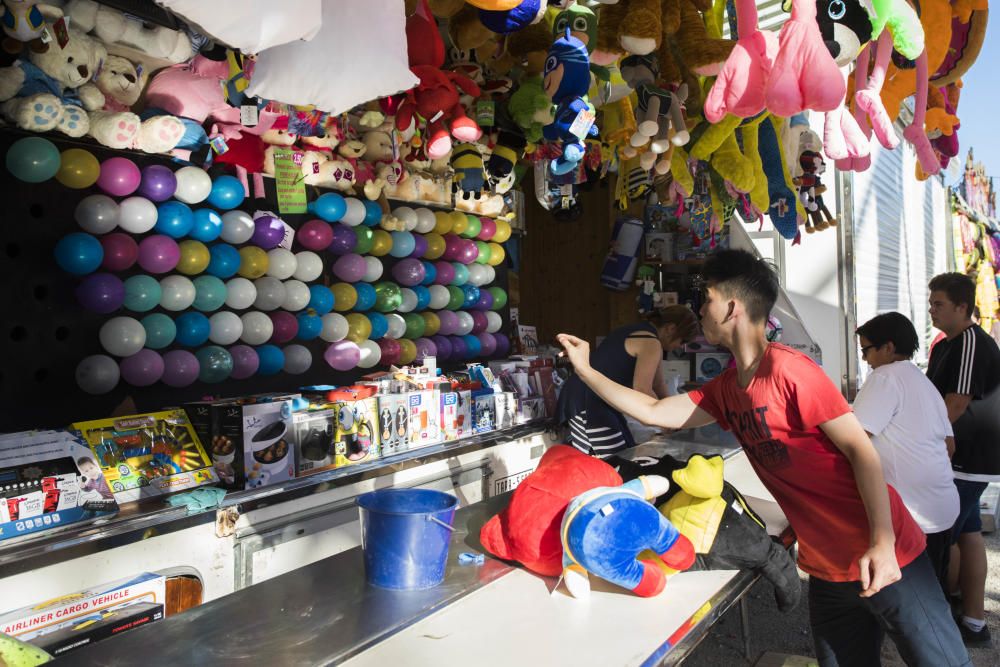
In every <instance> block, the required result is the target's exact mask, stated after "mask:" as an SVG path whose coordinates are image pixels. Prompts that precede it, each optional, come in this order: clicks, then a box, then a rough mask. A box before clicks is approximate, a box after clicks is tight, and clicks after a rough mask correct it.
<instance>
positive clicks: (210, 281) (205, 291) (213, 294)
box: [191, 276, 226, 312]
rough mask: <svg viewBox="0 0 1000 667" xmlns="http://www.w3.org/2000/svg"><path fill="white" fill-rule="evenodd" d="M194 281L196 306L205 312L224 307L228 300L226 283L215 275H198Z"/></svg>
mask: <svg viewBox="0 0 1000 667" xmlns="http://www.w3.org/2000/svg"><path fill="white" fill-rule="evenodd" d="M191 282H192V283H194V289H195V297H194V304H193V305H194V307H195V308H196V309H198V310H200V311H203V312H209V311H213V310H218V309H219V308H222V304H224V303H225V302H226V284H225V283H224V282H222V280H220V279H219V278H216V277H215V276H198V277H197V278H195V279H194V280H192V281H191Z"/></svg>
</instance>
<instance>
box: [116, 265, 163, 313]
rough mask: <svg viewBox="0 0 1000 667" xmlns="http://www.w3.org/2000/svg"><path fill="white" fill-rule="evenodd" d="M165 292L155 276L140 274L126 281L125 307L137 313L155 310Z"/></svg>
mask: <svg viewBox="0 0 1000 667" xmlns="http://www.w3.org/2000/svg"><path fill="white" fill-rule="evenodd" d="M162 295H163V290H162V289H161V288H160V283H159V282H158V281H157V280H156V278H154V277H153V276H147V275H145V274H140V275H137V276H132V277H131V278H128V279H126V280H125V307H126V308H128V309H129V310H132V311H135V312H137V313H145V312H146V311H149V310H153V309H154V308H156V307H157V306H158V305H159V304H160V297H161V296H162Z"/></svg>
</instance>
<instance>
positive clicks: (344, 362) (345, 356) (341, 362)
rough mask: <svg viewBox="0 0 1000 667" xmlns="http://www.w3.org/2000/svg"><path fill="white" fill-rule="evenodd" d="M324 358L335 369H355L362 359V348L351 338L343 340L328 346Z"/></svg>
mask: <svg viewBox="0 0 1000 667" xmlns="http://www.w3.org/2000/svg"><path fill="white" fill-rule="evenodd" d="M323 358H324V359H326V363H328V364H330V366H331V367H332V368H333V369H334V370H338V371H349V370H353V369H354V368H355V367H357V365H358V362H360V361H361V348H360V347H358V346H357V345H356V344H354V343H352V342H351V341H349V340H342V341H340V342H338V343H333V344H332V345H330V347H328V348H326V352H324V353H323Z"/></svg>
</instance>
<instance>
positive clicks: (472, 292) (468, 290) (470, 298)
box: [460, 285, 479, 308]
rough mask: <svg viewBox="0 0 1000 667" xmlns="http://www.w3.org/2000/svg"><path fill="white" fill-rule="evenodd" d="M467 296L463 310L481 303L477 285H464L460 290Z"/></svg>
mask: <svg viewBox="0 0 1000 667" xmlns="http://www.w3.org/2000/svg"><path fill="white" fill-rule="evenodd" d="M460 289H461V290H462V292H463V293H464V294H465V301H464V302H463V303H462V308H472V307H473V306H475V305H476V302H477V301H479V288H478V287H476V286H475V285H462V287H461V288H460Z"/></svg>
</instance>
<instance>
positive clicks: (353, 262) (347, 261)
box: [333, 253, 368, 283]
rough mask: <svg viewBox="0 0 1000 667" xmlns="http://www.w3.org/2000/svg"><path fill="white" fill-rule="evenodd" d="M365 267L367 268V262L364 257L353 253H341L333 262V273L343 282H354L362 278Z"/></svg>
mask: <svg viewBox="0 0 1000 667" xmlns="http://www.w3.org/2000/svg"><path fill="white" fill-rule="evenodd" d="M366 268H368V264H367V263H366V262H365V258H364V257H362V256H361V255H356V254H354V253H351V254H349V255H341V256H340V257H338V258H337V261H336V262H334V263H333V272H334V274H336V276H337V277H338V278H340V279H341V280H343V281H344V282H345V283H356V282H358V281H359V280H361V279H362V278H364V277H365V269H366Z"/></svg>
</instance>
